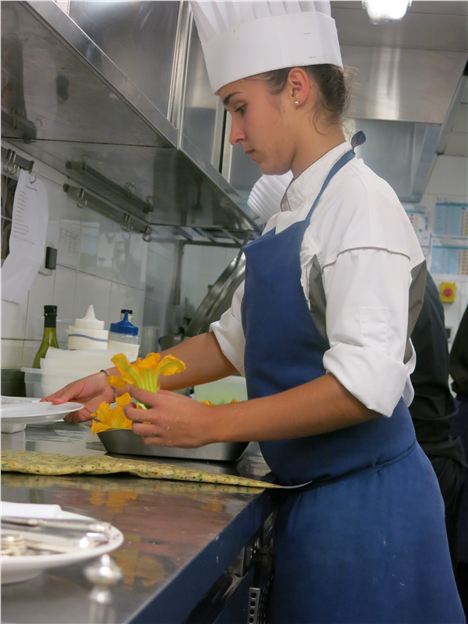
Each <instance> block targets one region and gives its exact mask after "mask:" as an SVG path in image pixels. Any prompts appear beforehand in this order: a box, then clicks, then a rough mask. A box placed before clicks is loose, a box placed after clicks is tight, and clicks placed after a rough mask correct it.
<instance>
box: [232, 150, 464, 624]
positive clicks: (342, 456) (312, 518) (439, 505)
mask: <svg viewBox="0 0 468 624" xmlns="http://www.w3.org/2000/svg"><path fill="white" fill-rule="evenodd" d="M353 157H354V153H353V151H349V152H347V153H346V154H344V155H343V156H342V157H341V158H340V159H339V161H338V162H337V163H336V164H335V165H334V166H333V167H332V169H331V170H330V172H329V174H328V176H327V177H326V179H325V181H324V183H323V186H322V188H321V190H320V192H319V194H318V196H317V198H316V199H315V201H314V203H313V205H312V207H311V209H310V211H309V213H308V215H307V217H306V218H305V220H304V221H301V222H297V223H294V224H293V225H291V226H289V227H288V228H287V229H286V230H283V231H282V232H280V233H279V234H276V232H275V231H270V232H268V233H266V234H265V235H264V236H262V237H261V238H259V239H257V240H255V241H253V242H252V243H249V244H248V245H247V246H246V247H245V256H246V279H245V294H244V300H243V305H242V323H243V328H244V334H245V339H246V346H245V371H246V379H247V388H248V396H249V398H250V399H253V398H257V397H264V396H270V395H273V394H275V393H277V392H282V391H284V390H288V389H289V388H293V387H295V386H298V385H300V384H303V383H306V382H309V381H311V380H313V379H315V378H317V377H321V376H322V375H324V374H325V370H324V368H323V362H322V360H323V354H324V352H325V351H326V350H327V349H328V348H329V345H328V342H327V340H326V339H325V338H324V337H323V336H322V335H321V334H320V333H319V331H318V330H317V328H316V326H315V324H314V322H313V319H312V316H311V313H310V311H309V308H308V306H307V303H306V299H305V297H304V292H303V290H302V287H301V281H300V278H301V265H300V248H301V243H302V239H303V236H304V232H305V230H306V229H307V227H308V226H309V222H310V218H311V215H312V212H313V210H314V208H315V206H316V205H317V203H318V202H319V200H320V197H321V195H322V193H323V192H324V190H325V188H326V187H327V185H328V183H329V182H330V180H331V179H332V177H333V176H334V175H335V174H336V173H337V172H338V171H339V170H340V169H341V168H342V167H343V166H344V165H345V164H346V163H347V162H349V161H350V160H351V159H352V158H353ZM343 287H344V288H345V287H346V286H345V285H343ZM313 409H314V406H313V405H311V414H313ZM287 417H288V415H287V414H285V418H287ZM260 447H261V450H262V453H263V455H264V458H265V460H266V461H267V463H268V465H269V466H270V468H271V470H272V472H273V473H274V475H275V477H276V479H277V481H278V482H279V483H281V484H284V485H296V484H302V483H304V482H311V483H309V485H308V487H307V488H305V489H304V488H302V489H300V490H298V491H294V490H291V491H289V492H288V493H284V495H283V496H284V498H283V500H282V501H281V504H280V506H279V510H278V517H277V522H276V534H275V576H274V581H273V591H272V597H271V602H270V617H271V621H272V622H277V623H278V624H297V623H299V622H304V623H308V624H309V623H310V624H339V623H341V622H343V623H344V622H346V623H354V624H384V623H388V624H406V623H408V624H461V623H463V622H465V619H464V615H463V611H462V607H461V604H460V600H459V597H458V594H457V590H456V586H455V581H454V578H453V573H452V568H451V562H450V556H449V551H448V545H447V538H446V533H445V524H444V508H443V501H442V497H441V495H440V491H439V487H438V484H437V479H436V477H435V474H434V472H433V470H432V467H431V465H430V462H429V461H428V459H427V458H426V456H425V454H424V453H423V452H422V450H421V449H420V447H419V446H418V445H417V444H416V440H415V434H414V429H413V425H412V422H411V418H410V415H409V412H408V409H407V408H406V406H405V404H404V403H403V401H402V400H400V401H399V403H398V405H397V406H396V408H395V411H394V412H393V415H392V417H391V418H385V417H380V418H376V419H375V420H372V421H369V422H366V423H364V424H360V425H355V426H352V427H348V428H346V429H342V430H339V431H334V432H331V433H326V434H321V435H316V436H310V437H305V438H300V439H292V440H275V441H266V442H261V443H260Z"/></svg>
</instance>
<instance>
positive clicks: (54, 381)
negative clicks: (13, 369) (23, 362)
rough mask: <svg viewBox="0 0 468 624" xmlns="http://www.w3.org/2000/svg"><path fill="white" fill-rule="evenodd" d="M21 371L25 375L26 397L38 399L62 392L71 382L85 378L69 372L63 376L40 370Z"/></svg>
mask: <svg viewBox="0 0 468 624" xmlns="http://www.w3.org/2000/svg"><path fill="white" fill-rule="evenodd" d="M21 370H22V371H23V373H24V385H25V387H26V396H27V397H37V398H41V397H44V396H47V395H48V394H51V393H52V392H55V391H56V390H60V388H63V386H66V385H67V384H68V383H70V382H71V381H75V380H76V379H79V378H80V377H82V376H83V375H79V374H78V375H77V374H76V373H67V372H64V373H62V374H58V373H50V372H48V371H43V370H42V369H40V368H22V369H21Z"/></svg>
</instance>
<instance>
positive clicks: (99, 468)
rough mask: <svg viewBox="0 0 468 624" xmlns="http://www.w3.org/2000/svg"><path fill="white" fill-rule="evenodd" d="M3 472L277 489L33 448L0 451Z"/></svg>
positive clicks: (175, 469) (170, 466)
mask: <svg viewBox="0 0 468 624" xmlns="http://www.w3.org/2000/svg"><path fill="white" fill-rule="evenodd" d="M1 469H2V471H3V472H22V473H26V474H36V475H72V474H90V475H104V474H115V473H119V472H126V473H130V474H132V475H136V476H137V477H143V478H145V479H168V480H172V481H192V482H197V483H219V484H223V485H237V486H239V485H240V486H244V487H251V488H262V489H265V488H277V487H279V486H277V485H274V484H273V483H268V482H267V481H257V480H256V479H248V478H246V477H236V476H234V475H226V474H212V473H211V472H207V471H205V470H193V469H191V468H183V467H181V466H176V465H173V464H158V463H157V462H153V461H139V460H137V459H117V458H115V457H108V456H105V455H102V456H101V455H62V454H59V453H39V452H37V451H11V450H9V451H8V450H6V451H3V453H2V460H1Z"/></svg>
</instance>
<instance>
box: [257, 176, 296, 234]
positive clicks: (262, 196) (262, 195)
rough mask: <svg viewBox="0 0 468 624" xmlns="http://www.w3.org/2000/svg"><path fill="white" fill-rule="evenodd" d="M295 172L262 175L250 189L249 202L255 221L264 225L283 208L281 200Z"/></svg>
mask: <svg viewBox="0 0 468 624" xmlns="http://www.w3.org/2000/svg"><path fill="white" fill-rule="evenodd" d="M292 179H293V174H292V172H291V171H288V172H287V173H284V174H283V175H262V176H260V178H259V179H258V180H257V181H256V182H255V184H254V185H253V187H252V190H251V191H250V194H249V198H248V199H247V204H248V206H249V208H250V209H251V210H252V212H253V213H254V215H255V221H256V222H257V223H259V224H261V225H264V224H265V223H266V222H267V221H268V219H269V218H270V217H271V216H273V215H274V214H275V213H277V212H279V211H280V210H281V200H282V199H283V196H284V194H285V192H286V189H287V188H288V186H289V184H290V182H291V180H292Z"/></svg>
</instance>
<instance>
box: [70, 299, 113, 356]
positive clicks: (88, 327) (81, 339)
mask: <svg viewBox="0 0 468 624" xmlns="http://www.w3.org/2000/svg"><path fill="white" fill-rule="evenodd" d="M107 338H108V331H107V330H106V329H104V321H100V320H98V319H97V318H96V315H95V314H94V307H93V306H92V305H90V306H89V308H88V310H87V312H86V314H85V316H84V317H83V318H80V319H76V320H75V324H74V325H71V326H70V327H69V328H68V348H69V349H77V350H78V349H91V350H100V349H107Z"/></svg>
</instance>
